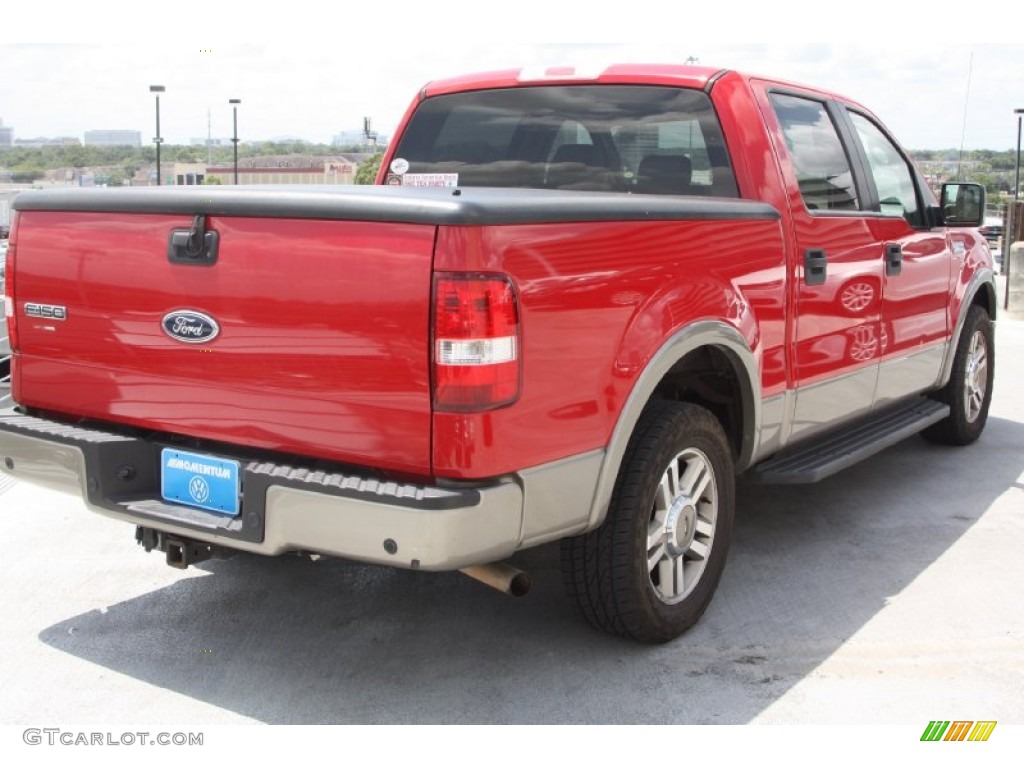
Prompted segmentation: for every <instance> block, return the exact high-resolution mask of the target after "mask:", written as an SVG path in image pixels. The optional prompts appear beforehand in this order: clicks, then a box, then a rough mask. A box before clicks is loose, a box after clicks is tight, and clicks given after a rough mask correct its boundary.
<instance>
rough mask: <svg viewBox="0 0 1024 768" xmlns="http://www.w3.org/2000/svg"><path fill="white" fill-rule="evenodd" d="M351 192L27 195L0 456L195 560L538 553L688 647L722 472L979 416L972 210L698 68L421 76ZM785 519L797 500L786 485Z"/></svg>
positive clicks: (772, 466) (859, 119)
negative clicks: (548, 551) (386, 141)
mask: <svg viewBox="0 0 1024 768" xmlns="http://www.w3.org/2000/svg"><path fill="white" fill-rule="evenodd" d="M377 181H378V184H377V185H374V186H369V187H347V188H336V187H320V188H316V187H298V188H238V187H236V188H232V187H214V188H211V187H202V188H180V187H179V188H155V189H123V190H69V191H41V192H26V193H23V194H21V195H19V196H18V197H17V199H16V200H15V202H14V208H15V209H16V214H15V220H14V222H13V228H12V232H11V238H10V249H9V251H8V254H7V285H6V315H7V321H8V324H9V326H10V337H11V346H12V351H13V366H12V385H13V397H14V400H15V402H16V403H17V407H16V409H15V411H14V412H13V413H8V414H7V415H3V416H0V465H2V467H0V468H2V469H3V470H4V471H6V472H9V473H10V474H12V475H14V476H15V477H18V478H21V479H23V480H27V481H31V482H37V483H40V484H42V485H46V486H50V487H53V488H58V489H62V490H65V491H70V492H72V493H75V494H79V495H80V496H81V497H82V498H84V500H85V503H86V504H87V505H88V507H89V508H90V509H93V510H95V511H97V512H100V513H102V514H105V515H108V516H110V517H113V518H116V519H119V520H123V521H125V522H129V523H132V524H133V525H134V526H135V527H136V536H137V539H138V540H139V542H140V543H141V544H142V545H143V546H145V548H146V549H147V550H151V549H157V550H159V551H162V552H165V553H166V557H167V561H168V562H169V563H171V564H172V565H176V566H178V567H185V566H187V565H188V564H189V563H192V562H197V561H198V560H201V559H204V558H207V557H211V556H218V555H224V554H227V553H231V552H233V551H236V550H243V551H247V552H252V553H259V554H264V555H280V554H284V553H303V554H319V555H335V556H340V557H345V558H351V559H353V560H358V561H364V562H371V563H382V564H388V565H393V566H398V567H402V568H411V569H422V570H428V571H434V570H456V569H458V570H463V569H464V570H466V572H467V573H470V574H471V575H475V576H477V577H478V578H481V579H483V580H491V581H497V582H498V583H499V584H502V585H504V586H505V587H506V588H507V589H508V590H510V591H513V592H516V591H522V590H524V589H525V588H526V581H527V580H526V579H525V578H524V574H521V573H519V572H517V571H516V570H515V569H510V568H509V567H508V566H506V565H505V564H504V563H503V561H504V560H505V559H506V558H508V557H509V556H511V555H513V554H514V553H515V552H517V551H519V550H523V549H526V548H528V547H533V546H536V545H539V544H543V543H546V542H552V541H556V540H561V542H562V555H563V564H564V575H565V583H566V586H567V589H568V591H569V593H570V594H571V595H572V597H573V598H574V599H575V601H576V602H577V603H578V605H579V607H580V610H581V612H582V614H583V615H584V617H585V618H586V619H587V620H588V621H589V622H591V623H592V624H593V625H594V626H596V627H598V628H600V629H603V630H606V631H609V632H612V633H616V634H620V635H624V636H628V637H632V638H635V639H637V640H641V641H646V642H662V641H666V640H669V639H671V638H673V637H676V636H678V635H679V634H680V633H682V632H683V631H685V630H686V629H687V628H689V627H690V626H692V625H693V624H694V623H695V622H696V621H697V620H698V619H699V617H700V616H701V614H702V613H703V612H704V610H705V608H706V607H707V605H708V603H709V601H710V600H711V597H712V594H713V592H714V590H715V587H716V585H717V583H718V581H719V577H720V575H721V573H722V569H723V567H724V565H725V561H726V554H727V550H728V548H729V542H730V535H731V529H732V525H733V514H734V485H735V476H736V475H737V474H738V473H747V474H748V475H749V476H751V477H753V478H756V479H758V480H760V481H762V482H769V483H773V482H774V483H805V482H813V481H816V480H818V479H820V478H822V477H825V476H827V475H829V474H831V473H833V472H835V471H838V470H840V469H842V468H844V467H846V466H849V465H850V464H852V463H854V462H856V461H859V460H860V459H863V458H864V457H866V456H869V455H871V454H873V453H874V452H876V451H878V450H881V449H882V448H884V447H886V446H889V445H891V444H893V443H894V442H896V441H898V440H901V439H904V438H906V437H907V436H909V435H912V434H915V433H917V432H922V431H923V433H924V435H925V436H926V437H928V438H931V439H934V440H937V441H941V442H945V443H951V444H966V443H970V442H972V441H974V440H975V439H976V438H977V437H978V436H979V434H980V433H981V431H982V429H983V427H984V425H985V421H986V416H987V412H988V407H989V402H990V399H991V395H992V376H993V370H994V369H993V362H994V356H993V352H994V347H993V320H994V317H995V311H996V298H995V290H994V283H993V265H992V260H991V256H990V253H989V250H988V247H987V245H986V243H985V240H984V238H983V237H981V236H980V235H979V233H978V230H977V227H978V225H980V224H981V221H982V214H983V211H984V191H983V189H982V188H981V187H979V186H977V185H973V184H966V183H961V184H953V185H946V186H944V187H943V189H942V190H941V194H940V196H939V197H940V199H936V197H935V196H934V195H933V193H932V191H930V190H929V188H928V187H927V185H926V184H925V183H924V181H923V179H922V178H921V176H920V175H919V174H918V172H917V171H916V170H915V168H914V166H913V165H912V163H911V162H910V161H909V160H908V159H907V155H906V153H905V152H904V151H903V150H902V149H901V148H900V146H899V144H897V143H896V141H895V140H894V139H893V138H892V137H891V136H890V134H889V133H888V132H887V130H886V129H885V128H884V127H883V125H882V123H881V122H880V121H879V120H878V119H877V118H876V117H875V116H874V115H873V114H872V113H871V112H869V111H868V110H867V109H865V108H864V107H862V106H860V105H859V104H856V103H854V102H852V101H850V100H848V99H844V98H841V97H839V96H837V95H835V94H832V93H827V92H824V91H822V90H818V89H815V88H808V87H804V86H800V85H795V84H792V83H788V82H779V81H774V80H768V79H763V78H760V77H754V76H748V75H743V74H740V73H737V72H733V71H724V70H717V69H712V68H705V67H690V66H653V65H643V66H641V65H631V66H613V67H610V68H608V69H606V70H604V71H603V72H600V73H596V74H588V73H582V72H577V71H575V70H573V69H571V68H557V69H548V70H541V71H537V72H529V71H505V72H496V73H487V74H483V75H475V76H468V77H462V78H457V79H452V80H446V81H441V82H434V83H431V84H429V85H427V86H426V87H425V88H424V89H423V90H422V91H421V92H420V93H419V94H418V95H417V97H416V99H415V100H414V102H413V104H412V105H411V106H410V108H409V110H408V112H407V114H406V115H405V117H404V119H403V122H402V125H401V126H400V129H399V131H398V132H397V136H396V138H395V140H394V141H393V143H392V144H391V146H390V148H389V150H388V152H387V154H386V155H385V157H384V159H383V162H382V166H381V172H380V175H379V177H378V180H377ZM808 499H809V500H810V497H808Z"/></svg>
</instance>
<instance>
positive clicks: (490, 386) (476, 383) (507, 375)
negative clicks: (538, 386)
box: [433, 273, 520, 411]
mask: <svg viewBox="0 0 1024 768" xmlns="http://www.w3.org/2000/svg"><path fill="white" fill-rule="evenodd" d="M433 351H434V366H433V369H434V370H433V373H434V407H435V408H437V409H438V410H443V411H484V410H489V409H491V408H497V407H499V406H502V405H508V404H509V403H511V402H513V401H514V400H515V399H516V398H517V397H519V369H520V357H519V355H520V334H519V301H518V298H517V297H516V292H515V288H514V286H513V285H512V281H511V280H510V279H509V278H508V277H506V276H504V275H487V274H475V273H467V274H463V273H445V274H441V275H438V276H437V277H436V278H435V281H434V341H433Z"/></svg>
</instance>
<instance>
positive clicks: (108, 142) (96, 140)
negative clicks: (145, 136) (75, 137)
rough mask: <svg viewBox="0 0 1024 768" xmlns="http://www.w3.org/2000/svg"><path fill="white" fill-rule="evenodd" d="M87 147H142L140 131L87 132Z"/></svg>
mask: <svg viewBox="0 0 1024 768" xmlns="http://www.w3.org/2000/svg"><path fill="white" fill-rule="evenodd" d="M85 146H87V147H141V146H142V133H141V132H140V131H121V130H104V131H86V132H85Z"/></svg>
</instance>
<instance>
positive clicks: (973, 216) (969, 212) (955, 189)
mask: <svg viewBox="0 0 1024 768" xmlns="http://www.w3.org/2000/svg"><path fill="white" fill-rule="evenodd" d="M984 220H985V188H984V187H983V186H982V185H981V184H965V183H959V182H958V183H956V184H943V185H942V223H943V224H945V225H946V226H947V227H980V226H981V223H982V222H983V221H984Z"/></svg>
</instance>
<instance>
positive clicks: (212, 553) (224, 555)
mask: <svg viewBox="0 0 1024 768" xmlns="http://www.w3.org/2000/svg"><path fill="white" fill-rule="evenodd" d="M135 541H136V542H138V543H139V544H141V545H142V547H143V548H144V549H145V550H146V551H147V552H151V551H153V550H154V549H155V550H157V551H159V552H163V553H165V554H166V556H167V564H168V565H169V566H171V567H172V568H179V569H181V570H184V569H186V568H188V567H189V566H190V565H195V564H196V563H201V562H203V561H204V560H227V559H228V558H229V557H232V556H233V555H234V554H235V552H234V551H233V550H230V549H226V548H225V547H218V546H217V545H215V544H207V543H206V542H202V541H192V540H191V539H186V538H183V537H181V536H172V535H171V534H168V533H164V532H163V531H156V530H153V529H152V528H144V527H143V526H141V525H140V526H137V527H136V528H135Z"/></svg>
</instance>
